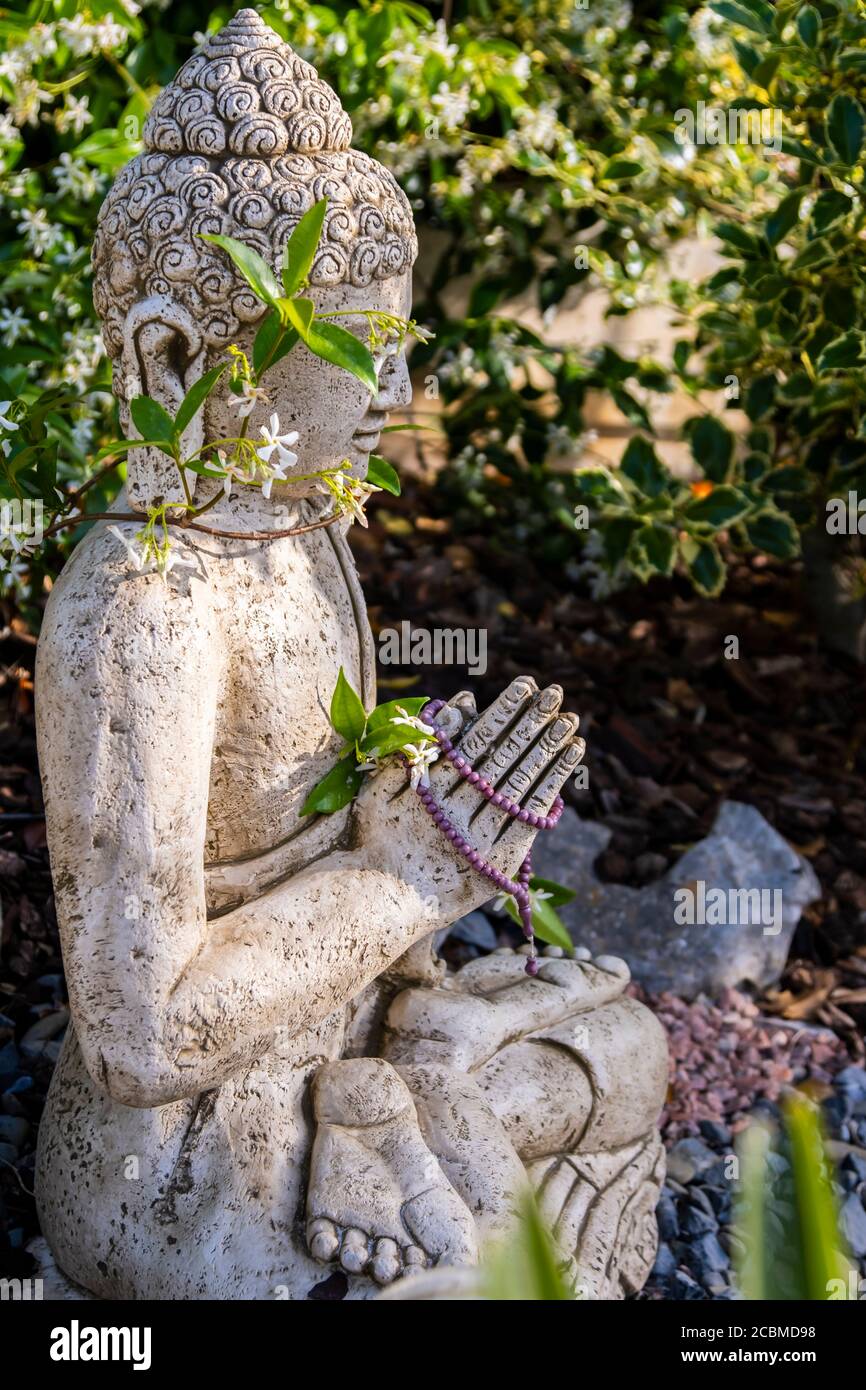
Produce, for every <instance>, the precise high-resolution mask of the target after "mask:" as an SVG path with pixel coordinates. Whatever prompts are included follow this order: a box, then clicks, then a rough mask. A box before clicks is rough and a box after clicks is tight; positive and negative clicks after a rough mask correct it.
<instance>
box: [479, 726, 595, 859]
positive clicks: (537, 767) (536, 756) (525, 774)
mask: <svg viewBox="0 0 866 1390" xmlns="http://www.w3.org/2000/svg"><path fill="white" fill-rule="evenodd" d="M577 725H578V719H577V715H576V714H564V715H560V716H559V717H558V718H556V719H551V720H550V721H549V722H548V723H547V724H546V725H545V727H544V728H543V729H542V731H541V734H540V736H539V737H538V738H536V739H535V741H534V743H531V744H530V746H529V747H528V748H525V749H524V750H523V754H522V756H521V757H519V758H518V759H517V760H515V762H513V763H512V765H511V766H510V767H509V768H508V770H507V771H506V773H505V775H504V776H500V777H499V779H498V780H497V781H495V782H493V780H492V779H491V778H489V777H488V780H489V781H491V785H493V786H494V787H495V789H496V792H497V793H498V794H499V795H500V796H501V797H503V798H505V799H507V800H508V801H510V802H512V803H513V804H517V805H519V806H521V808H523V806H524V803H525V801H526V800H527V798H528V797H529V796H531V794H532V793H533V792H534V790H535V788H536V787H540V786H542V785H544V783H545V781H546V779H548V778H549V777H550V774H551V771H552V769H553V767H554V766H555V764H556V762H557V760H558V758H559V756H560V754H562V753H563V752H564V751H565V750H566V749H567V748H569V747H570V746H571V745H572V744H573V741H574V735H575V733H576V731H577ZM526 809H527V810H529V809H533V810H534V809H535V808H534V807H532V808H530V807H527V808H526ZM512 819H513V817H512V816H511V815H509V813H508V812H507V811H506V810H505V809H504V808H503V807H502V806H497V805H496V803H495V802H491V801H487V800H485V801H483V802H482V803H481V806H480V807H479V809H478V810H477V811H476V813H475V815H474V816H472V818H471V820H470V824H469V837H470V839H471V840H472V841H473V842H475V841H476V840H483V841H484V842H485V843H486V844H492V843H493V842H494V840H495V839H496V838H497V836H498V834H499V832H500V831H501V830H502V829H503V828H504V827H505V825H506V823H507V822H508V821H509V820H512Z"/></svg>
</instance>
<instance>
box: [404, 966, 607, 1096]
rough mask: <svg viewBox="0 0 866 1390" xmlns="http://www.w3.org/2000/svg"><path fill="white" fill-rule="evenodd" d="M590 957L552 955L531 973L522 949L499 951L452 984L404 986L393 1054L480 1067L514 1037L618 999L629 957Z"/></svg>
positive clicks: (406, 1060)
mask: <svg viewBox="0 0 866 1390" xmlns="http://www.w3.org/2000/svg"><path fill="white" fill-rule="evenodd" d="M586 954H587V955H588V952H587V953H586ZM582 956H583V953H576V954H575V956H574V958H571V957H562V958H559V959H557V958H550V957H546V958H545V959H544V960H543V961H542V963H541V966H540V968H539V971H538V975H537V977H536V978H535V979H529V978H528V977H527V976H526V974H525V973H524V967H525V965H526V958H525V956H524V955H523V954H522V953H521V952H520V951H508V950H503V951H497V952H494V954H493V955H490V956H485V957H481V958H479V959H478V960H475V961H471V962H470V963H469V964H468V965H466V966H464V967H463V969H462V970H460V971H458V972H457V974H456V975H455V976H454V978H453V980H452V981H449V986H448V987H447V988H444V989H405V990H403V991H402V992H401V993H400V994H398V995H397V997H396V998H395V999H394V1001H393V1003H392V1004H391V1007H390V1009H389V1011H388V1014H387V1018H386V1022H385V1049H384V1050H385V1056H386V1057H387V1058H388V1059H389V1060H390V1061H392V1062H394V1064H395V1065H402V1064H412V1063H439V1064H442V1065H446V1066H449V1067H452V1068H453V1069H455V1070H457V1071H473V1070H475V1069H476V1068H478V1067H481V1066H483V1065H484V1063H485V1062H487V1061H488V1060H489V1059H490V1058H491V1057H493V1056H494V1054H495V1053H497V1052H498V1051H499V1050H500V1049H501V1048H503V1047H504V1046H505V1045H506V1044H507V1043H509V1042H511V1041H512V1040H514V1039H517V1038H521V1037H526V1036H527V1035H528V1034H530V1033H536V1032H538V1031H540V1030H541V1029H545V1028H552V1027H554V1026H555V1025H556V1024H558V1023H561V1022H563V1021H564V1020H566V1019H571V1018H573V1017H574V1016H575V1015H579V1014H581V1013H584V1012H586V1011H589V1010H595V1009H598V1008H601V1007H602V1006H603V1005H605V1004H609V1003H611V1002H612V1001H614V1000H615V999H618V998H619V997H620V995H622V993H623V992H624V990H625V988H626V985H627V984H628V982H629V978H630V976H629V969H628V966H627V965H626V963H625V961H623V960H620V959H619V958H618V957H617V956H599V957H598V959H597V960H596V961H595V962H592V961H590V960H588V959H583V958H582Z"/></svg>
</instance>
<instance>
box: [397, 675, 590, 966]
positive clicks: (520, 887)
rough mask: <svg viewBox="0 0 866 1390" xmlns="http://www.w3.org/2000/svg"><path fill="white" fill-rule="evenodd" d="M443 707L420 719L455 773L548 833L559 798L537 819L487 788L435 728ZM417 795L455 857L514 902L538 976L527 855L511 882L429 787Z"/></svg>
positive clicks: (437, 704)
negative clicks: (452, 847)
mask: <svg viewBox="0 0 866 1390" xmlns="http://www.w3.org/2000/svg"><path fill="white" fill-rule="evenodd" d="M444 705H445V701H444V700H431V701H430V703H429V704H427V705H425V706H424V708H423V709H422V711H421V718H422V719H423V720H424V723H425V724H429V726H430V729H431V732H432V733H433V735H434V736H435V738H436V742H437V743H438V744H439V747H440V748H441V750H442V753H443V754H444V756H445V757H446V758H447V759H448V761H449V762H450V764H451V766H452V767H453V768H454V770H455V772H458V773H459V774H460V776H461V777H462V778H463V779H464V780H465V781H467V782H469V783H470V784H471V785H472V786H473V787H477V788H478V790H479V792H480V793H481V795H482V796H483V797H485V798H486V799H487V800H488V801H489V802H490V804H491V805H492V806H498V807H499V808H500V809H501V810H503V811H504V812H505V813H506V815H508V816H511V817H512V818H513V819H514V820H519V821H522V822H523V823H524V824H525V825H531V826H534V827H535V829H536V830H551V829H552V828H553V826H555V825H556V823H557V821H558V820H559V818H560V816H561V815H562V810H563V805H564V803H563V800H562V797H561V796H557V797H556V798H555V800H554V802H553V806H552V807H551V810H550V814H549V815H547V816H539V815H536V813H535V812H534V811H528V810H527V809H526V807H524V806H519V805H518V804H517V802H516V801H512V800H511V799H510V798H509V797H507V796H504V795H503V793H502V792H498V791H497V790H496V788H495V787H492V786H491V785H490V783H489V782H488V781H487V780H486V778H484V777H482V776H481V773H480V772H475V771H474V769H473V768H472V767H471V765H470V764H469V762H468V761H467V759H466V758H464V757H463V754H462V753H460V752H458V750H457V749H456V748H455V747H454V744H453V743H452V742H451V740H450V738H448V737H447V735H446V734H444V733H443V732H442V730H441V729H440V728H438V726H437V725H436V723H435V719H436V715H437V714H438V713H439V711H440V710H441V709H442V708H443V706H444ZM416 791H417V794H418V799H419V800H420V802H421V805H422V806H423V807H424V810H425V811H426V812H427V813H428V815H429V816H430V817H431V818H432V820H433V822H434V824H435V825H438V827H439V829H440V830H441V831H442V834H443V835H444V836H445V837H446V839H448V840H450V841H451V843H452V845H453V846H454V848H455V849H456V850H457V853H458V854H461V855H462V856H463V858H464V859H465V860H466V862H467V863H468V864H471V865H472V867H473V869H477V870H478V872H479V873H480V874H483V875H484V877H485V878H487V879H489V880H490V882H491V883H492V884H493V885H494V886H495V887H496V888H497V889H498V890H499V892H500V893H508V894H510V896H511V897H513V898H514V901H515V902H516V903H517V910H518V913H519V914H520V922H521V925H522V927H523V935H524V936H525V937H526V940H527V941H528V942H529V945H530V947H531V954H530V957H529V959H528V961H527V962H526V973H527V975H537V974H538V955H537V952H536V949H535V935H534V933H533V930H532V903H531V900H530V895H529V880H530V878H531V877H532V856H531V854H527V856H526V858H525V859H524V861H523V863H522V864H521V866H520V868H519V869H518V871H517V878H516V880H512V879H510V878H509V877H508V876H507V874H504V873H502V871H501V870H500V869H496V868H494V866H493V865H492V864H488V862H487V860H486V859H485V858H484V856H483V855H481V854H479V853H478V850H477V849H475V848H474V847H473V846H472V845H471V844H470V843H469V841H468V840H467V839H466V837H465V836H464V835H461V833H460V831H459V830H457V828H456V827H455V826H454V825H452V823H451V821H450V820H449V819H448V816H447V815H446V813H445V812H444V811H443V809H442V807H441V806H440V805H439V803H438V801H437V800H436V798H435V796H434V795H433V792H432V791H431V789H430V787H429V786H428V787H424V786H419V787H417V788H416Z"/></svg>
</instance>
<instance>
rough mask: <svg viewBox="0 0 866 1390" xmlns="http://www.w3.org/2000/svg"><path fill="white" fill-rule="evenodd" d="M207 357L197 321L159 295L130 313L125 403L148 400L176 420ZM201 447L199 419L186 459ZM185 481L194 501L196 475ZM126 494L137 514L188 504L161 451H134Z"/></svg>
mask: <svg viewBox="0 0 866 1390" xmlns="http://www.w3.org/2000/svg"><path fill="white" fill-rule="evenodd" d="M206 358H207V353H206V350H205V347H204V344H203V343H202V337H201V333H200V331H199V330H198V328H197V327H196V324H195V321H194V319H193V318H192V316H191V315H190V314H189V313H188V312H187V310H186V309H184V308H183V307H182V306H181V305H179V304H176V303H175V302H174V300H172V299H169V298H167V297H166V296H164V295H155V296H154V297H153V298H151V299H146V300H143V301H141V302H139V303H138V304H135V305H133V307H132V309H130V311H129V313H128V314H127V316H126V322H125V324H124V331H123V356H122V359H121V364H122V370H123V380H124V395H125V397H126V400H127V402H129V401H132V400H134V398H135V397H136V396H150V397H151V398H152V399H153V400H155V401H158V402H159V404H160V405H161V406H163V407H164V409H165V410H167V411H168V413H169V415H171V417H172V418H174V416H175V415H176V414H177V412H178V409H179V407H180V404H181V402H182V401H183V398H184V396H185V395H186V393H187V391H188V390H189V389H190V387H191V386H192V385H194V383H195V382H196V381H197V380H198V379H199V377H200V376H202V375H203V374H204V369H205V364H206ZM125 423H126V426H127V429H128V430H129V434H128V438H133V437H135V438H138V437H139V433H138V431H137V430H136V429H135V426H134V424H133V423H132V417H131V415H130V417H129V420H128V421H127V422H125ZM202 443H203V428H202V419H201V415H198V416H197V417H196V418H195V419H194V420H193V421H192V423H191V424H190V425H189V426H188V427H187V429H186V430H185V431H184V435H183V451H184V454H185V455H186V456H189V455H190V454H192V453H194V452H197V451H198V450H199V449H200V448H201V446H202ZM186 479H187V484H188V486H189V490H190V493H191V494H192V495H193V496H194V495H195V484H196V474H195V473H190V472H188V473H187V475H186ZM126 489H127V495H128V497H129V501H130V504H131V506H132V507H133V508H134V509H135V510H136V511H146V510H147V509H148V507H154V506H159V504H160V503H161V502H181V501H183V500H184V491H183V487H182V485H181V481H180V477H179V476H178V471H177V468H176V466H175V464H174V463H173V462H172V460H171V459H170V458H168V456H167V455H166V454H163V453H160V451H159V450H158V449H130V451H129V454H128V457H127V483H126Z"/></svg>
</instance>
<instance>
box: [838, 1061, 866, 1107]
mask: <svg viewBox="0 0 866 1390" xmlns="http://www.w3.org/2000/svg"><path fill="white" fill-rule="evenodd" d="M835 1082H836V1085H837V1086H838V1087H840V1089H841V1090H843V1091H845V1092H846V1094H847V1095H848V1096H850V1097H851V1098H852V1099H853V1100H854V1101H855V1102H857V1101H861V1100H864V1099H866V1070H864V1069H863V1067H844V1068H843V1070H842V1071H840V1072H839V1073H838V1074H837V1076H836V1078H835Z"/></svg>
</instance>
